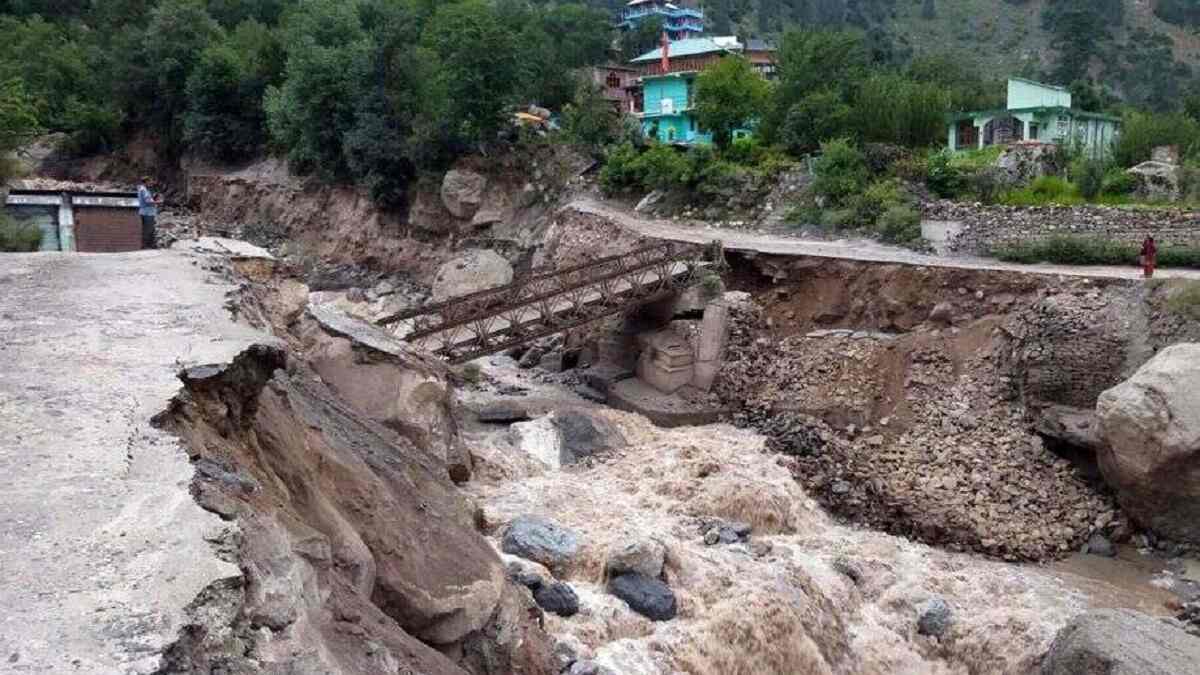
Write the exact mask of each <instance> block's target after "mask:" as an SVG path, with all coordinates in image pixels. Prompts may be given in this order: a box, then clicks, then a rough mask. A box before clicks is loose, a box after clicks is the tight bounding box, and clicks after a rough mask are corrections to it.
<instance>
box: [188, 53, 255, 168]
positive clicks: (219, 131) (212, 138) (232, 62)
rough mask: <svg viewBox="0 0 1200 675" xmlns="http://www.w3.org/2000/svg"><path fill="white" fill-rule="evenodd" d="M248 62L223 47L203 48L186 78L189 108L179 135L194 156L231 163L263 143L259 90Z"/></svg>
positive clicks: (243, 157) (249, 153)
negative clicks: (193, 152)
mask: <svg viewBox="0 0 1200 675" xmlns="http://www.w3.org/2000/svg"><path fill="white" fill-rule="evenodd" d="M248 71H249V68H248V65H247V64H246V63H245V62H244V61H243V60H242V58H241V56H240V55H239V54H238V53H237V52H236V51H234V49H233V48H232V47H230V46H228V45H216V46H213V47H209V48H208V49H206V50H204V52H203V53H202V54H201V55H200V61H199V63H197V64H196V67H195V68H194V69H193V70H192V74H191V76H190V77H189V78H188V83H187V94H188V110H187V113H186V114H185V115H184V138H185V140H186V141H187V142H188V144H189V146H190V147H191V148H192V149H193V150H195V151H196V152H197V153H198V154H200V155H201V156H204V157H209V158H211V159H217V160H223V161H236V160H241V159H245V158H248V157H251V156H252V155H253V154H254V153H255V152H257V151H258V149H259V147H260V146H261V145H262V142H263V137H264V122H265V119H264V115H263V111H262V102H261V100H262V95H263V90H262V89H261V88H260V87H258V86H257V84H256V83H255V82H254V80H253V79H252V78H251V76H250V73H249V72H248Z"/></svg>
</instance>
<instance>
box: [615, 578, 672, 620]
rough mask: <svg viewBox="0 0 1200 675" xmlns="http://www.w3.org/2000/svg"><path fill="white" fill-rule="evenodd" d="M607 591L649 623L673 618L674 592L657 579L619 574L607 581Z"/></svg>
mask: <svg viewBox="0 0 1200 675" xmlns="http://www.w3.org/2000/svg"><path fill="white" fill-rule="evenodd" d="M608 591H609V592H610V593H612V594H613V595H615V596H617V597H618V598H620V599H622V600H624V601H625V604H627V605H629V608H630V609H632V610H633V611H635V612H637V613H638V614H641V615H642V616H644V617H646V618H647V619H650V620H651V621H670V620H671V619H674V618H675V612H676V602H675V592H674V591H672V590H671V588H670V587H669V586H667V585H666V584H664V583H663V582H662V581H660V580H658V579H655V578H653V577H648V576H646V575H644V574H637V573H629V574H620V575H617V576H615V577H613V578H611V579H609V581H608Z"/></svg>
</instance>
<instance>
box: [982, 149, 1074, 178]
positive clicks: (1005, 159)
mask: <svg viewBox="0 0 1200 675" xmlns="http://www.w3.org/2000/svg"><path fill="white" fill-rule="evenodd" d="M1062 160H1063V155H1062V153H1060V152H1059V148H1058V146H1057V145H1056V144H1054V143H1040V142H1037V141H1029V142H1023V143H1012V144H1010V145H1006V146H1005V147H1004V150H1003V151H1002V152H1001V153H1000V156H999V157H998V158H997V159H996V165H995V167H996V169H998V170H999V172H998V173H999V174H1000V175H1002V176H1003V178H1004V179H1005V180H1006V181H1009V182H1020V183H1027V182H1029V181H1031V180H1033V179H1034V178H1037V177H1038V176H1045V175H1050V174H1057V173H1059V172H1060V171H1061V170H1062V169H1063V168H1064V167H1063V166H1062Z"/></svg>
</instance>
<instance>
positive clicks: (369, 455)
mask: <svg viewBox="0 0 1200 675" xmlns="http://www.w3.org/2000/svg"><path fill="white" fill-rule="evenodd" d="M314 330H315V329H314ZM339 339H340V338H337V337H334V336H331V335H329V334H325V338H324V340H323V342H322V345H323V347H324V348H325V352H323V353H324V354H325V360H324V361H323V365H324V366H326V367H325V368H324V369H323V371H322V372H323V375H324V378H327V379H323V378H322V376H321V375H318V373H317V371H314V370H311V369H309V368H308V366H306V365H304V364H303V362H301V361H300V360H292V361H290V362H289V359H288V358H287V356H286V354H285V352H284V351H282V350H281V349H280V348H276V347H265V346H257V347H254V348H252V349H250V350H248V351H246V352H244V353H243V354H241V355H240V356H239V357H238V358H237V359H235V360H234V361H233V362H232V363H231V364H228V365H223V366H206V367H200V368H192V369H189V370H187V371H185V372H184V373H183V374H182V376H181V379H182V380H183V383H184V389H183V391H182V392H181V393H180V394H179V396H178V397H176V399H175V400H174V401H173V402H172V403H171V407H170V409H169V410H168V411H167V412H166V413H164V414H163V415H161V416H160V418H159V420H158V421H159V423H160V424H161V425H162V426H164V427H165V428H167V429H169V430H171V431H173V432H174V433H176V434H178V435H179V436H180V437H181V438H183V440H184V441H185V443H186V445H187V447H188V448H189V449H190V454H191V455H192V460H193V463H194V464H195V466H196V476H195V479H194V482H193V485H192V490H193V494H194V495H195V497H196V499H197V501H198V502H199V503H200V504H201V505H202V506H204V507H205V508H206V509H208V510H210V511H213V512H215V513H217V514H219V515H221V516H222V517H223V518H226V519H229V520H232V521H235V522H236V523H237V525H238V527H239V528H240V537H238V538H237V539H236V540H232V541H226V542H223V545H224V546H226V547H227V548H229V549H230V550H231V552H232V554H233V556H234V557H235V558H236V560H237V561H238V563H239V566H240V567H241V569H242V574H243V576H242V578H241V579H240V580H233V581H231V582H229V583H225V584H221V585H218V586H213V587H210V588H209V589H207V590H206V592H205V593H204V594H202V595H201V596H200V598H198V599H197V601H196V602H195V603H193V606H192V608H191V623H190V625H189V626H188V627H187V628H186V629H185V630H184V631H183V633H182V634H181V639H180V640H179V642H178V643H177V644H176V645H175V646H174V647H173V648H172V650H171V651H170V652H169V654H168V658H167V661H166V664H165V665H164V667H163V669H162V671H161V672H196V671H203V672H208V671H209V670H211V669H214V668H219V669H224V671H223V672H260V670H261V669H265V670H268V671H269V670H272V669H285V670H287V672H329V673H347V674H349V673H376V672H379V673H383V672H419V673H464V672H470V673H495V674H497V675H499V674H501V673H548V672H552V671H551V670H550V669H549V668H548V665H547V664H548V663H549V661H550V657H549V642H548V639H547V637H546V635H545V633H543V632H542V631H541V629H540V628H539V627H538V626H537V622H536V621H535V620H534V619H532V618H531V616H530V610H531V608H532V602H531V600H530V599H529V598H528V597H527V596H524V595H522V594H521V593H519V592H518V591H517V587H516V586H514V585H513V584H512V583H510V582H509V581H508V580H507V578H506V575H505V571H504V568H503V566H502V565H501V562H500V559H499V557H498V556H497V554H496V553H495V552H494V551H493V550H492V548H491V547H490V546H489V545H488V543H487V542H486V541H485V540H484V538H483V537H481V536H480V535H479V534H478V533H477V532H476V530H475V526H474V515H473V510H472V508H471V506H470V505H469V504H468V502H467V501H466V500H465V499H464V498H463V497H462V495H461V494H460V493H459V492H458V491H457V490H455V488H454V486H453V484H452V483H451V480H450V477H451V475H453V474H454V465H453V461H452V460H449V459H448V458H447V453H448V452H449V447H448V446H449V444H450V442H452V441H453V440H454V433H453V429H452V428H448V427H447V426H446V421H445V419H443V418H442V417H441V415H440V413H441V412H443V411H444V405H445V404H446V403H448V399H447V396H448V389H447V385H446V382H445V377H444V376H445V373H444V371H440V370H437V369H436V368H435V367H433V366H431V365H430V364H428V363H424V362H422V361H421V360H420V359H419V358H418V357H415V356H414V357H413V358H412V360H407V358H406V357H405V356H401V355H399V354H398V353H397V354H386V353H381V352H375V353H374V359H372V360H364V359H358V360H357V361H356V359H355V356H354V354H353V353H352V352H353V349H352V348H351V346H350V344H349V343H348V342H345V341H343V343H342V346H344V347H346V349H345V350H343V351H341V352H340V353H341V354H342V357H344V358H343V359H342V360H341V361H339V363H341V364H342V365H344V366H346V367H347V368H349V369H351V370H354V369H356V368H359V366H360V365H361V370H360V371H359V375H361V377H357V378H356V377H353V376H351V375H349V374H346V376H345V377H342V378H340V379H339V378H337V377H336V371H337V370H338V366H334V365H332V364H333V362H334V360H335V357H333V356H332V355H333V354H335V353H339V343H338V341H339ZM363 355H364V354H362V353H360V354H359V356H363ZM381 369H388V370H389V371H390V373H389V375H390V376H389V377H386V378H385V376H384V374H383V373H381V372H380V370H381ZM384 379H386V380H387V381H388V382H390V384H391V386H392V387H393V389H392V391H391V394H392V395H391V396H389V397H387V398H386V399H385V400H386V401H387V404H388V406H390V408H389V409H383V408H376V409H374V410H367V411H365V412H364V411H361V410H358V409H356V408H355V407H353V406H352V405H350V404H348V403H347V402H346V397H347V396H348V397H349V398H350V399H353V398H355V397H356V396H365V397H370V396H371V395H372V390H371V386H372V383H378V382H380V381H383V380H384ZM406 383H407V384H412V385H414V386H412V387H410V388H409V390H408V391H407V392H406V391H403V389H404V386H405V385H406ZM350 385H353V386H357V387H360V388H359V389H357V390H354V391H350V390H349V387H350ZM389 421H400V422H403V423H402V424H399V423H397V424H388V422H389ZM389 427H391V428H389ZM534 614H536V612H534Z"/></svg>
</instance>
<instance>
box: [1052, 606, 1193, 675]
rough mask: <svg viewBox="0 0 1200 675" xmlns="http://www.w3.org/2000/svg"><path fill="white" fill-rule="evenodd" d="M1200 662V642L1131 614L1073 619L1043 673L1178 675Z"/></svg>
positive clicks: (1108, 611) (1106, 613)
mask: <svg viewBox="0 0 1200 675" xmlns="http://www.w3.org/2000/svg"><path fill="white" fill-rule="evenodd" d="M1198 664H1200V638H1196V637H1193V636H1191V635H1188V634H1187V633H1185V632H1184V631H1182V630H1180V629H1178V628H1174V627H1172V626H1170V625H1168V624H1166V623H1164V622H1163V621H1161V620H1159V619H1154V618H1151V617H1149V616H1146V615H1144V614H1139V613H1138V612H1134V611H1130V610H1111V609H1105V610H1099V611H1094V612H1088V613H1087V614H1083V615H1080V616H1078V617H1075V619H1074V620H1072V621H1071V623H1069V624H1067V626H1066V627H1064V628H1063V629H1062V630H1060V631H1059V632H1058V635H1057V636H1056V637H1055V638H1054V643H1053V644H1051V645H1050V653H1048V654H1047V655H1046V658H1045V659H1044V660H1043V661H1042V675H1091V674H1093V673H1094V674H1095V675H1180V674H1181V673H1194V672H1197V668H1198V667H1200V666H1198Z"/></svg>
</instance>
